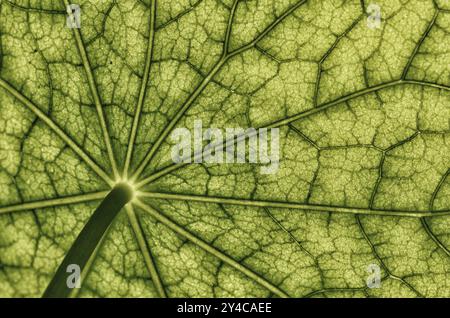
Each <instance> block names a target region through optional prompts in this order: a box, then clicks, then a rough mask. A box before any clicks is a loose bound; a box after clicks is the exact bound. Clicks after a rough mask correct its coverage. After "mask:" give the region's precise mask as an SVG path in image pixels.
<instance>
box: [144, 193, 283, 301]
mask: <svg viewBox="0 0 450 318" xmlns="http://www.w3.org/2000/svg"><path fill="white" fill-rule="evenodd" d="M135 204H136V205H137V206H138V207H139V208H141V209H143V210H144V211H145V212H147V213H149V214H150V215H151V216H152V217H153V218H155V219H156V220H157V221H159V222H161V223H162V224H164V225H166V226H167V227H168V228H170V229H171V230H172V231H174V232H175V233H177V234H179V235H180V236H182V237H184V238H186V239H187V240H189V241H191V242H192V243H194V244H195V245H197V246H198V247H200V248H201V249H203V250H205V251H206V252H208V253H210V254H211V255H213V256H215V257H217V258H218V259H220V260H221V261H223V262H224V263H226V264H228V265H229V266H231V267H233V268H235V269H236V270H238V271H240V272H241V273H243V274H244V275H245V276H247V277H249V278H250V279H252V280H254V281H255V282H257V283H258V284H260V285H261V286H263V287H265V288H267V289H268V290H269V291H271V292H272V293H273V294H275V295H277V296H279V297H283V298H286V297H289V295H288V294H286V293H285V292H284V291H282V290H281V289H280V288H278V287H277V286H275V285H273V284H272V283H271V282H269V281H267V280H266V279H265V278H264V277H262V276H260V275H259V274H257V273H255V272H253V271H252V270H251V269H249V268H247V267H246V266H244V265H242V264H240V263H239V262H237V261H236V260H235V259H233V258H232V257H230V256H228V255H226V254H225V253H223V252H221V251H219V250H218V249H216V248H215V247H212V246H211V245H209V244H208V243H206V242H205V241H203V240H201V239H200V238H198V237H197V236H195V235H194V234H192V233H190V232H188V231H187V230H185V229H184V228H183V227H181V226H180V225H178V224H177V223H175V222H174V221H172V220H170V219H169V218H168V217H166V216H165V215H163V214H162V213H161V212H159V211H157V210H156V209H154V208H153V207H151V206H148V205H146V204H144V203H142V202H140V201H136V202H135Z"/></svg>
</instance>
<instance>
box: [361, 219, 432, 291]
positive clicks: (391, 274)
mask: <svg viewBox="0 0 450 318" xmlns="http://www.w3.org/2000/svg"><path fill="white" fill-rule="evenodd" d="M355 219H356V223H357V224H358V227H359V230H360V232H361V233H362V235H363V237H364V239H365V241H366V243H367V244H368V245H369V247H370V250H371V251H372V254H373V255H374V256H375V258H376V259H377V261H378V262H379V263H380V265H381V267H382V268H383V270H384V271H385V272H386V274H387V275H388V276H389V278H391V279H395V280H397V281H399V282H401V283H403V284H404V285H406V286H407V287H408V288H409V289H411V290H412V291H413V292H414V293H416V294H417V295H418V296H419V297H422V298H423V297H424V296H423V295H422V293H420V292H419V291H418V290H417V289H416V288H415V287H414V286H412V285H411V284H410V283H409V282H407V281H406V280H404V279H403V278H401V277H399V276H397V275H394V274H393V273H392V272H391V271H390V269H389V268H388V267H387V265H386V264H385V263H384V261H383V259H382V258H381V256H380V255H379V254H378V251H377V249H376V247H375V245H374V244H373V243H372V241H371V239H370V237H369V235H368V234H367V232H366V230H365V228H364V226H363V224H362V222H361V219H360V217H359V215H355Z"/></svg>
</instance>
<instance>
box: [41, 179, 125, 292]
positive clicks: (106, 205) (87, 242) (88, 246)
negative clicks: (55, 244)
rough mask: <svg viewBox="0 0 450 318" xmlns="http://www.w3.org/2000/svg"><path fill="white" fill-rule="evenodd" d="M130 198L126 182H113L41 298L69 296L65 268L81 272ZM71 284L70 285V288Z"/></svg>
mask: <svg viewBox="0 0 450 318" xmlns="http://www.w3.org/2000/svg"><path fill="white" fill-rule="evenodd" d="M132 198H133V190H132V188H131V187H130V186H129V185H128V184H126V183H119V184H117V185H116V186H115V187H114V188H113V189H112V190H111V192H109V193H108V195H107V196H106V197H105V199H104V200H103V201H102V202H101V203H100V205H99V206H98V208H97V209H96V210H95V211H94V213H93V214H92V216H91V218H90V219H89V221H88V222H87V223H86V225H85V226H84V228H83V229H82V230H81V232H80V234H79V235H78V237H77V238H76V240H75V242H74V243H73V245H72V247H71V248H70V249H69V251H68V252H67V254H66V256H65V257H64V260H63V261H62V263H61V264H60V265H59V267H58V270H57V271H56V273H55V275H54V276H53V279H52V280H51V282H50V284H49V285H48V286H47V289H46V290H45V292H44V294H43V297H44V298H66V297H69V295H70V293H71V291H72V288H73V286H69V285H70V284H69V283H68V274H67V271H68V269H69V268H74V266H77V267H78V268H79V270H80V271H83V269H84V267H85V266H86V263H87V262H88V260H89V258H90V256H91V255H92V253H93V252H94V250H95V248H96V247H97V245H98V243H99V242H100V240H101V238H102V236H103V234H104V233H105V232H106V230H107V229H108V227H109V226H110V225H111V223H112V221H113V220H114V218H115V217H116V215H117V214H118V212H119V211H120V210H121V209H122V208H123V207H124V206H125V205H126V204H127V203H128V202H130V201H131V199H132ZM71 287H72V288H71Z"/></svg>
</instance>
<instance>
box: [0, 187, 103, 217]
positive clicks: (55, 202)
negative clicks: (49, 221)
mask: <svg viewBox="0 0 450 318" xmlns="http://www.w3.org/2000/svg"><path fill="white" fill-rule="evenodd" d="M107 194H108V191H100V192H94V193H86V194H80V195H74V196H67V197H60V198H56V199H47V200H38V201H32V202H25V203H20V204H13V205H9V206H3V207H0V214H3V213H12V212H22V211H26V210H33V209H44V208H51V207H56V206H60V205H68V204H76V203H84V202H89V201H95V200H100V199H103V198H104V197H106V195H107Z"/></svg>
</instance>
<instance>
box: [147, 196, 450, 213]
mask: <svg viewBox="0 0 450 318" xmlns="http://www.w3.org/2000/svg"><path fill="white" fill-rule="evenodd" d="M139 196H140V197H143V198H151V199H163V200H179V201H194V202H204V203H216V204H230V205H243V206H253V207H260V208H286V209H298V210H308V211H314V212H327V213H328V212H332V213H346V214H364V215H377V216H403V217H411V218H422V217H431V216H444V215H450V210H448V211H447V210H445V211H436V212H433V213H430V212H429V211H399V210H378V209H364V208H348V207H339V206H326V205H315V204H301V203H288V202H277V201H262V200H246V199H232V198H224V197H209V196H201V195H188V194H173V193H155V192H140V193H139Z"/></svg>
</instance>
